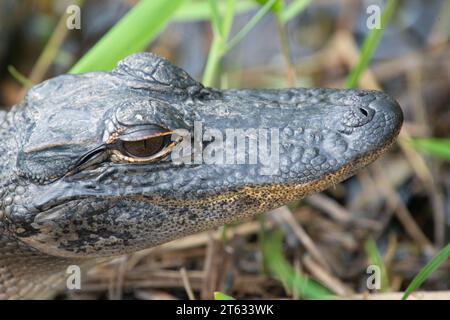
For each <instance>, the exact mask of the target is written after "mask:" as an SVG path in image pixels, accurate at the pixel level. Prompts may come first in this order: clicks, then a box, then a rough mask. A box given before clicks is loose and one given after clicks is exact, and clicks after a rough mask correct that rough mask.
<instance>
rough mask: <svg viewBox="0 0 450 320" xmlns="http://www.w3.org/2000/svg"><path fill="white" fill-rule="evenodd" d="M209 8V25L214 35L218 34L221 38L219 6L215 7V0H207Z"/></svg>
mask: <svg viewBox="0 0 450 320" xmlns="http://www.w3.org/2000/svg"><path fill="white" fill-rule="evenodd" d="M208 2H209V8H210V13H211V25H212V29H213V31H214V34H215V36H217V35H220V36H221V37H222V38H223V36H224V34H223V30H222V18H221V17H220V14H219V8H218V7H217V2H216V0H208Z"/></svg>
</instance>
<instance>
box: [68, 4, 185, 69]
mask: <svg viewBox="0 0 450 320" xmlns="http://www.w3.org/2000/svg"><path fill="white" fill-rule="evenodd" d="M183 2H184V0H170V1H167V0H141V1H140V2H139V3H138V4H137V5H136V6H135V7H134V8H133V9H131V10H130V11H129V12H128V13H127V14H126V15H125V16H124V17H123V18H122V19H121V20H120V21H119V22H118V23H117V24H115V25H114V26H113V27H112V28H111V30H109V31H108V33H106V34H105V35H104V36H103V37H102V39H100V41H98V42H97V44H96V45H95V46H94V47H93V48H91V50H89V51H88V52H87V53H86V54H85V55H84V56H83V57H82V58H81V59H80V60H79V61H78V62H77V64H76V65H75V66H73V67H72V69H71V70H70V71H69V73H84V72H91V71H102V70H103V71H108V70H112V69H113V68H114V67H115V66H116V64H117V62H118V61H119V60H121V59H123V58H125V57H126V56H128V55H130V54H132V53H136V52H139V51H142V50H144V49H145V48H146V47H147V46H148V44H149V43H150V42H151V41H152V40H153V39H155V38H156V37H157V36H158V34H159V33H160V32H161V31H162V29H163V28H164V27H165V26H166V24H167V23H168V22H169V21H170V19H171V18H172V16H173V15H174V13H175V11H176V10H177V9H178V7H179V6H180V5H181V4H182V3H183Z"/></svg>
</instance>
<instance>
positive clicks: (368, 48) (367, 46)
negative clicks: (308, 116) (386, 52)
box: [346, 0, 397, 88]
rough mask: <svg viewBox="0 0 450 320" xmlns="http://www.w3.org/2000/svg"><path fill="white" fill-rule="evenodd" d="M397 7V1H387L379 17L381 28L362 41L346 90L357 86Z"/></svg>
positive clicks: (374, 30)
mask: <svg viewBox="0 0 450 320" xmlns="http://www.w3.org/2000/svg"><path fill="white" fill-rule="evenodd" d="M396 6H397V0H388V2H387V4H386V8H385V9H384V11H383V14H382V16H381V28H380V29H373V30H372V31H371V32H370V34H369V36H368V37H367V38H366V40H365V41H364V44H363V46H362V49H361V56H360V58H359V61H358V64H357V65H356V66H355V67H354V68H353V70H352V71H351V73H350V75H349V76H348V78H347V82H346V86H347V88H356V87H357V85H358V81H359V78H360V77H361V75H362V73H363V72H364V70H366V68H367V66H368V64H369V62H370V60H371V59H372V57H373V54H374V53H375V50H376V49H377V47H378V45H379V43H380V40H381V37H382V36H383V32H384V30H385V28H386V26H387V25H388V24H389V21H390V20H391V17H392V15H393V14H394V11H395V8H396Z"/></svg>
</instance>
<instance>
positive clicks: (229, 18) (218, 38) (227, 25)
mask: <svg viewBox="0 0 450 320" xmlns="http://www.w3.org/2000/svg"><path fill="white" fill-rule="evenodd" d="M210 4H211V3H210ZM235 7H236V0H227V3H226V9H225V14H224V17H223V19H222V20H221V21H222V23H221V26H220V29H221V30H222V31H221V32H222V35H219V34H217V33H216V32H214V39H213V41H212V43H211V48H210V49H209V54H208V61H207V62H206V67H205V71H204V72H203V81H202V82H203V84H204V85H205V86H207V87H210V86H212V85H213V84H214V80H215V79H216V77H217V70H218V68H219V64H220V61H221V59H222V57H223V55H224V54H225V45H226V41H227V40H228V36H229V34H230V30H231V25H232V24H233V18H234V10H235ZM211 10H214V9H213V8H211ZM211 23H212V24H213V22H211Z"/></svg>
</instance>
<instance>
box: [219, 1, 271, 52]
mask: <svg viewBox="0 0 450 320" xmlns="http://www.w3.org/2000/svg"><path fill="white" fill-rule="evenodd" d="M276 1H278V0H268V1H267V2H266V4H265V5H264V6H262V7H261V9H259V10H258V12H256V13H255V15H254V16H253V17H252V18H251V19H250V21H249V22H248V23H247V24H246V25H245V26H244V27H243V28H242V29H241V30H240V31H239V32H238V33H237V34H236V35H235V36H234V37H233V39H231V40H230V42H229V43H228V44H227V46H226V48H225V52H227V51H230V50H231V49H233V48H234V46H236V45H237V44H238V43H239V42H240V41H241V40H242V39H243V38H244V37H245V36H246V35H247V34H248V33H249V32H250V31H251V30H252V29H253V28H254V27H255V25H256V24H257V23H258V22H259V21H260V20H261V19H262V18H263V17H264V16H265V15H266V14H267V13H268V12H269V11H270V10H271V8H272V6H273V5H274V3H275V2H276Z"/></svg>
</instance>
